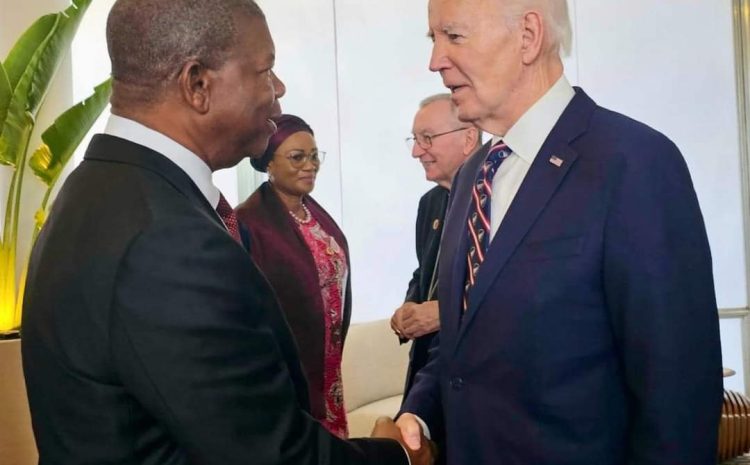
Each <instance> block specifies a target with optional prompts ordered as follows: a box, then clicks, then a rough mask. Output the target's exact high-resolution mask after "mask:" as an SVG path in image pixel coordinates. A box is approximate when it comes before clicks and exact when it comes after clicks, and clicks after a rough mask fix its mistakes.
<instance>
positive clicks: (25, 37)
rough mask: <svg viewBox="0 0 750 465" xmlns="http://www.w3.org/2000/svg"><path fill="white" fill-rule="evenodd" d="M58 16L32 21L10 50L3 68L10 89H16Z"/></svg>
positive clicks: (46, 16) (54, 14) (50, 15)
mask: <svg viewBox="0 0 750 465" xmlns="http://www.w3.org/2000/svg"><path fill="white" fill-rule="evenodd" d="M58 15H59V13H53V14H49V15H44V16H42V17H41V18H39V19H37V20H36V21H34V24H32V25H31V26H30V27H29V28H28V29H26V31H25V32H24V33H23V34H22V35H21V37H19V38H18V40H17V41H16V43H15V44H14V45H13V48H12V49H10V52H9V53H8V56H7V57H6V58H5V61H4V62H3V66H4V67H5V71H6V72H7V73H8V80H9V81H10V88H11V89H15V88H16V85H17V84H18V81H19V80H20V79H21V76H23V73H24V72H25V71H26V68H28V66H29V62H30V61H31V57H33V56H34V53H35V52H36V51H37V49H38V48H39V46H40V45H41V44H42V42H44V41H45V39H47V36H49V35H50V33H51V32H52V30H53V29H54V28H55V25H56V24H57V16H58Z"/></svg>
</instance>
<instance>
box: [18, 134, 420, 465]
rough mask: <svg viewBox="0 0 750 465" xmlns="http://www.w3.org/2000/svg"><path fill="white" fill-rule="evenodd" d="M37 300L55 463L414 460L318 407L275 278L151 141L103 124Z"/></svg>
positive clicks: (39, 421)
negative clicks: (357, 434) (327, 424)
mask: <svg viewBox="0 0 750 465" xmlns="http://www.w3.org/2000/svg"><path fill="white" fill-rule="evenodd" d="M24 308H25V314H24V319H23V335H22V348H23V364H24V372H25V375H26V385H27V390H28V395H29V403H30V406H31V414H32V422H33V427H34V433H35V436H36V440H37V445H38V448H39V456H40V459H39V461H40V464H41V465H47V464H49V465H67V464H71V465H72V464H99V465H103V464H122V465H124V464H139V465H156V464H163V465H167V464H170V465H172V464H175V465H177V464H179V465H183V464H193V465H196V464H200V465H213V464H216V465H227V464H238V465H239V464H243V465H246V464H248V463H253V464H359V463H373V464H374V463H381V462H382V463H405V462H406V457H405V455H404V453H403V450H402V449H401V447H400V446H399V445H398V444H396V443H395V442H393V441H374V440H360V441H356V442H355V441H352V442H346V441H342V440H339V439H336V438H334V437H333V436H331V435H330V434H328V433H327V432H326V431H325V430H324V429H323V428H322V427H321V426H320V425H319V424H318V423H317V422H315V421H314V420H313V419H312V418H311V417H310V415H309V414H308V404H309V403H308V399H307V389H306V384H305V380H304V376H303V375H302V371H301V369H300V365H299V362H298V357H297V350H296V347H295V344H294V342H293V339H292V337H291V335H290V333H289V329H288V327H287V325H286V322H285V320H284V318H283V316H282V315H281V313H280V311H279V309H278V306H277V304H276V301H275V299H274V297H273V292H272V291H271V289H270V287H269V285H268V283H267V282H266V280H265V278H264V277H263V276H262V274H261V273H260V272H259V271H258V270H257V268H256V267H255V266H254V265H253V264H252V261H251V260H250V259H249V258H248V255H247V253H246V251H245V250H243V248H242V247H241V246H240V245H239V244H237V243H236V242H235V241H234V240H233V239H232V238H231V237H230V236H229V235H228V234H227V232H226V231H225V230H224V228H223V226H222V224H221V223H220V221H219V218H218V217H217V215H216V213H215V211H214V210H213V208H212V207H211V206H210V205H208V203H207V201H206V200H205V198H204V197H203V196H202V194H201V193H200V191H199V190H198V189H197V187H196V186H195V185H194V184H193V183H192V181H191V180H190V179H189V178H188V177H187V175H185V173H184V172H182V171H181V170H180V169H179V168H178V167H176V166H175V165H174V164H173V163H172V162H171V161H169V160H168V159H167V158H165V157H163V156H162V155H160V154H158V153H155V152H153V151H151V150H149V149H147V148H145V147H142V146H139V145H137V144H134V143H132V142H129V141H126V140H123V139H119V138H117V137H113V136H107V135H97V136H95V137H94V139H93V141H92V142H91V145H90V146H89V149H88V152H87V153H86V157H85V160H84V162H83V163H82V164H81V165H80V166H79V167H78V168H77V169H76V170H75V171H74V172H73V173H72V174H71V176H70V177H69V178H68V180H67V181H66V183H65V185H64V187H63V189H62V191H61V192H60V194H59V196H58V198H57V200H56V202H55V205H54V207H53V209H52V212H51V214H50V217H49V219H48V221H47V223H46V225H45V226H44V228H43V230H42V232H41V235H40V236H39V239H38V241H37V243H36V245H35V246H34V249H33V252H32V257H31V262H30V268H29V275H28V283H27V291H26V297H25V301H24Z"/></svg>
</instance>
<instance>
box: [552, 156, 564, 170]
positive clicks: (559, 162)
mask: <svg viewBox="0 0 750 465" xmlns="http://www.w3.org/2000/svg"><path fill="white" fill-rule="evenodd" d="M563 161H564V160H563V159H562V158H560V157H558V156H557V155H552V156H551V157H549V162H550V163H552V164H553V165H555V166H557V167H558V168H559V167H561V166H562V164H563Z"/></svg>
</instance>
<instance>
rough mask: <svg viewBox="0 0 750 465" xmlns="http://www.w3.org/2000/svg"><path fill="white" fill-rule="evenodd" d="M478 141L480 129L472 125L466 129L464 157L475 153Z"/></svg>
mask: <svg viewBox="0 0 750 465" xmlns="http://www.w3.org/2000/svg"><path fill="white" fill-rule="evenodd" d="M477 142H479V130H478V129H477V128H475V127H473V126H472V127H470V128H469V129H467V130H466V138H465V139H464V157H468V156H469V155H471V154H472V153H474V150H475V149H476V146H477Z"/></svg>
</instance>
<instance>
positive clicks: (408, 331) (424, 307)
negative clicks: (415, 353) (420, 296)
mask: <svg viewBox="0 0 750 465" xmlns="http://www.w3.org/2000/svg"><path fill="white" fill-rule="evenodd" d="M391 328H393V330H394V331H395V332H396V334H398V335H400V336H402V337H405V338H408V339H414V338H416V337H420V336H424V335H425V334H430V333H433V332H435V331H437V330H438V329H440V313H439V311H438V302H437V300H429V301H427V302H424V303H421V304H415V303H414V302H406V303H404V305H402V306H401V307H399V308H398V309H397V310H396V312H395V313H394V314H393V317H392V318H391Z"/></svg>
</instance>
